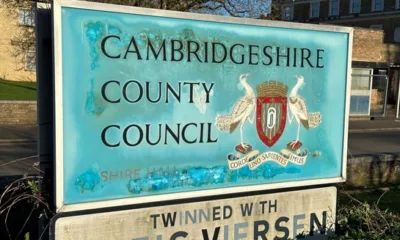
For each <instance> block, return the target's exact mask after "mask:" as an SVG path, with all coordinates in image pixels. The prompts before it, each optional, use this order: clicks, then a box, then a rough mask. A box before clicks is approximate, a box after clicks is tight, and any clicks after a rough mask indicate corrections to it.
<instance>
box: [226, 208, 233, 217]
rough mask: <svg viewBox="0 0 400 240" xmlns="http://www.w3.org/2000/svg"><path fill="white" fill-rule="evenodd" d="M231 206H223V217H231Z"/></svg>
mask: <svg viewBox="0 0 400 240" xmlns="http://www.w3.org/2000/svg"><path fill="white" fill-rule="evenodd" d="M227 210H229V211H227ZM232 211H233V210H232V207H231V206H224V219H229V218H231V217H232Z"/></svg>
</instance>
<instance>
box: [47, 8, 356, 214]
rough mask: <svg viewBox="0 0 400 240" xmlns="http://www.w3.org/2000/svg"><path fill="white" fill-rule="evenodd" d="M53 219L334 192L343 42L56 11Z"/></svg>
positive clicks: (294, 27)
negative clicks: (262, 195)
mask: <svg viewBox="0 0 400 240" xmlns="http://www.w3.org/2000/svg"><path fill="white" fill-rule="evenodd" d="M54 29H55V32H54V40H55V73H56V75H55V92H56V93H55V108H56V109H55V111H56V123H55V125H56V139H57V141H56V162H57V169H56V176H57V191H56V193H57V199H56V202H57V209H58V212H63V211H73V210H82V209H89V208H101V207H104V206H120V205H126V204H136V203H143V202H156V201H164V200H169V199H183V198H192V197H199V196H210V195H215V194H227V193H237V192H245V191H254V190H262V189H264V190H265V189H277V188H279V189H282V188H286V187H296V186H306V185H307V186H309V185H316V184H326V183H335V182H343V181H344V180H345V177H346V176H345V167H346V156H347V150H346V147H347V143H346V141H347V120H348V109H349V102H350V101H349V94H348V93H349V90H350V88H349V83H350V81H349V73H350V71H349V67H350V64H349V63H350V62H351V43H352V30H351V29H350V28H342V27H336V26H322V25H309V24H293V23H286V22H271V21H261V20H250V19H241V18H228V17H221V16H210V15H198V14H191V13H176V12H169V11H159V10H151V9H142V8H132V7H126V6H116V5H105V4H97V3H92V2H91V3H87V2H83V1H64V0H63V1H61V0H57V1H55V8H54Z"/></svg>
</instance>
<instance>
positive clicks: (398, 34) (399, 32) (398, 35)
mask: <svg viewBox="0 0 400 240" xmlns="http://www.w3.org/2000/svg"><path fill="white" fill-rule="evenodd" d="M393 40H394V41H395V42H397V43H398V42H400V27H397V28H395V29H394V39H393Z"/></svg>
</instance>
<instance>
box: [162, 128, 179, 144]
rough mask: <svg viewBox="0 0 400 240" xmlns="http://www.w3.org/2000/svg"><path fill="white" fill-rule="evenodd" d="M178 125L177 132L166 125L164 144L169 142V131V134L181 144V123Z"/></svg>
mask: <svg viewBox="0 0 400 240" xmlns="http://www.w3.org/2000/svg"><path fill="white" fill-rule="evenodd" d="M177 125H178V130H177V133H174V132H173V131H172V130H171V128H170V127H169V126H168V125H167V124H166V125H165V143H164V144H168V141H167V139H168V137H167V132H169V134H170V135H171V136H172V138H173V139H174V140H175V142H176V143H178V144H179V132H180V128H181V124H180V123H178V124H177Z"/></svg>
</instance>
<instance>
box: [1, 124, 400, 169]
mask: <svg viewBox="0 0 400 240" xmlns="http://www.w3.org/2000/svg"><path fill="white" fill-rule="evenodd" d="M348 146H349V147H348V148H349V152H348V153H349V154H352V155H353V156H354V155H358V154H368V153H384V152H391V153H393V152H400V131H392V132H370V133H350V134H349V141H348ZM36 152H37V151H36V143H11V144H5V143H0V177H1V176H10V175H22V174H24V173H28V174H38V173H39V171H38V166H35V163H37V161H38V160H37V157H32V156H35V155H36ZM26 157H31V158H29V159H25V160H18V161H15V160H16V159H21V158H26Z"/></svg>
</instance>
